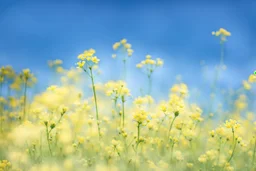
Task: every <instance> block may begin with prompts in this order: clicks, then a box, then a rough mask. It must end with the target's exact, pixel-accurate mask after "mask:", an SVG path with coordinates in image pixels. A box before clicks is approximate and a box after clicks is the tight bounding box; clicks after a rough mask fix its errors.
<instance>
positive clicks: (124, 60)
mask: <svg viewBox="0 0 256 171" xmlns="http://www.w3.org/2000/svg"><path fill="white" fill-rule="evenodd" d="M123 63H124V71H123V74H124V75H123V77H124V81H125V80H126V59H123Z"/></svg>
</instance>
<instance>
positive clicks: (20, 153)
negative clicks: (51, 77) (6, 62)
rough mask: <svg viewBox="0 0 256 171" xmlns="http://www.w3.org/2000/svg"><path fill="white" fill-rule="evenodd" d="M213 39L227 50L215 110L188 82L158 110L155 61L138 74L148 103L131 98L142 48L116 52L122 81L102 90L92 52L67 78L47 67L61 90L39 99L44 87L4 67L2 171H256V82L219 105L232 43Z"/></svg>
mask: <svg viewBox="0 0 256 171" xmlns="http://www.w3.org/2000/svg"><path fill="white" fill-rule="evenodd" d="M212 35H213V41H220V47H221V48H220V63H219V64H217V67H216V68H217V69H216V71H215V72H216V73H215V75H216V77H215V78H212V82H213V83H212V85H213V86H212V87H211V88H210V89H211V94H212V96H211V99H206V101H209V105H208V106H202V105H201V104H200V103H198V104H195V103H191V102H190V101H189V98H190V91H189V85H187V84H185V83H182V82H180V83H177V84H174V85H173V86H172V87H170V88H169V92H165V94H166V99H167V100H155V97H153V95H152V86H157V83H155V84H152V82H153V80H152V75H153V74H155V73H156V72H158V71H159V70H161V67H162V66H163V65H165V63H164V60H163V59H161V58H155V57H153V56H151V55H146V56H145V58H144V59H142V61H141V62H140V63H138V64H137V65H136V66H134V70H139V71H140V72H142V73H143V74H144V76H145V78H146V79H147V82H145V83H144V87H143V88H142V90H143V91H142V92H143V93H142V92H141V94H139V95H134V94H133V90H132V89H130V88H129V87H130V86H129V84H128V83H126V74H127V73H129V70H127V67H126V66H127V62H129V61H130V60H133V53H134V50H135V51H136V47H132V45H131V44H130V43H128V42H127V40H126V39H122V40H120V41H118V42H116V43H114V44H113V47H112V48H113V55H112V58H113V59H111V58H109V60H117V59H120V60H121V64H120V65H122V68H123V69H122V78H120V79H119V80H109V81H106V82H103V81H98V79H97V78H99V77H102V75H101V70H100V64H101V63H104V60H101V58H100V57H98V56H97V52H96V50H94V49H87V50H85V51H84V52H82V53H81V54H79V55H77V56H78V57H77V63H76V64H74V65H73V66H70V69H66V68H65V67H64V66H63V64H62V63H63V61H62V60H54V61H49V62H48V65H49V69H50V70H51V71H52V72H53V74H55V75H57V78H58V82H59V84H56V85H49V86H48V88H47V89H45V90H42V91H41V92H37V93H33V91H32V90H33V88H34V86H35V85H36V84H40V80H37V78H36V75H35V74H33V71H32V70H30V69H24V70H22V71H20V72H18V71H16V70H15V68H13V67H11V66H2V67H1V69H0V171H63V170H65V171H72V170H77V171H80V170H96V171H107V170H109V171H119V170H120V171H121V170H127V171H128V170H129V171H130V170H136V171H139V170H156V171H158V170H160V171H161V170H163V171H164V170H174V171H183V170H184V171H194V170H195V171H198V170H205V171H208V170H215V171H233V170H241V171H245V170H248V171H253V170H256V122H255V111H251V110H250V108H249V106H251V105H252V103H253V102H252V101H251V100H249V98H248V97H247V96H248V95H250V94H251V93H252V91H253V90H254V89H253V86H254V84H255V83H256V75H255V74H253V73H252V74H251V75H248V78H244V80H241V88H240V89H238V90H235V92H233V94H231V93H230V94H229V95H228V96H230V97H231V96H232V97H231V98H230V99H231V100H230V101H229V105H228V108H227V110H221V108H218V107H215V106H214V105H212V104H214V101H216V100H217V98H215V96H214V95H215V94H217V92H216V91H217V89H216V87H218V86H219V85H218V79H219V76H220V75H221V73H222V71H223V70H225V68H226V66H225V64H224V60H223V59H224V58H225V54H224V48H225V46H224V45H225V44H226V43H228V42H227V39H228V37H229V36H231V33H230V32H229V31H227V30H225V29H223V28H221V29H219V30H218V31H216V32H212ZM214 38H215V40H214ZM102 72H104V71H102ZM134 81H136V80H134ZM138 89H139V88H138ZM223 103H226V102H225V101H224V102H223ZM216 116H218V117H216Z"/></svg>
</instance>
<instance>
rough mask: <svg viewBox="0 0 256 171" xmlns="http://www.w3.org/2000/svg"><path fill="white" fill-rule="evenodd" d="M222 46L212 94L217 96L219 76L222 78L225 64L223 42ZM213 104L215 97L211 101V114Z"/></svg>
mask: <svg viewBox="0 0 256 171" xmlns="http://www.w3.org/2000/svg"><path fill="white" fill-rule="evenodd" d="M220 45H221V47H220V64H219V66H217V70H216V72H215V78H214V81H213V84H212V94H215V92H216V89H217V82H218V80H219V76H220V70H221V67H222V65H223V63H224V43H223V42H221V44H220ZM213 103H214V97H212V98H211V100H210V107H209V113H211V112H212V107H213Z"/></svg>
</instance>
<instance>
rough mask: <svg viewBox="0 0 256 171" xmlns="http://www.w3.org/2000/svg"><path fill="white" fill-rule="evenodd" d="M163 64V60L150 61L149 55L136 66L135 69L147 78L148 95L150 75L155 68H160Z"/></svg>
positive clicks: (150, 85)
mask: <svg viewBox="0 0 256 171" xmlns="http://www.w3.org/2000/svg"><path fill="white" fill-rule="evenodd" d="M163 64H164V62H163V60H162V59H160V58H156V60H154V59H152V57H151V55H146V59H145V60H142V61H141V62H140V63H138V64H137V65H136V67H137V68H139V69H141V70H142V72H144V73H145V74H146V75H147V78H148V94H150V93H151V87H152V74H153V72H154V71H155V69H156V68H158V67H162V66H163Z"/></svg>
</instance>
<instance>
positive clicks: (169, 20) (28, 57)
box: [0, 0, 256, 103]
mask: <svg viewBox="0 0 256 171" xmlns="http://www.w3.org/2000/svg"><path fill="white" fill-rule="evenodd" d="M255 9H256V1H254V0H243V1H242V0H227V1H221V0H215V1H203V0H195V1H184V0H166V1H157V0H145V1H136V0H130V1H124V0H112V1H107V0H106V1H99V0H90V1H87V0H37V1H34V0H0V65H1V66H2V65H12V66H13V67H14V68H15V69H16V70H21V69H23V68H30V69H31V71H32V72H34V73H35V75H36V76H37V77H38V80H39V83H38V85H37V87H38V90H41V89H43V88H45V87H46V86H48V85H49V83H50V82H51V81H50V80H49V78H50V75H51V72H50V70H49V68H48V66H47V61H48V60H54V59H61V60H63V61H64V66H65V68H70V67H75V63H76V62H77V56H78V55H79V54H80V53H82V52H83V51H84V50H86V49H89V48H94V49H95V50H96V52H97V56H98V58H100V60H101V61H100V68H101V70H102V75H100V76H98V77H97V81H102V82H105V81H106V80H109V79H112V80H117V79H120V72H121V71H120V69H121V67H122V63H121V61H120V60H119V61H118V58H117V59H112V58H111V55H112V54H113V53H114V51H113V49H112V45H113V43H115V42H117V41H120V40H121V39H122V38H126V39H127V40H128V42H129V43H131V44H132V49H133V50H134V54H133V56H132V57H131V59H130V60H129V65H128V77H127V81H128V85H129V87H130V88H131V89H132V92H134V93H135V94H136V93H137V94H138V92H139V89H140V88H141V87H143V86H145V82H146V76H145V75H143V74H142V73H141V72H140V71H139V70H138V69H137V68H136V67H135V65H136V64H137V63H139V62H140V61H141V60H143V59H144V58H145V56H146V55H147V54H150V55H152V57H153V58H156V57H160V58H162V59H163V60H164V62H165V63H164V66H163V68H159V69H157V70H156V72H155V73H154V74H153V92H152V94H153V96H154V97H155V98H164V99H166V98H168V95H167V93H169V88H170V87H171V86H172V85H173V84H174V83H176V82H177V77H178V78H179V79H181V80H182V82H185V83H186V84H187V85H188V87H189V89H190V90H191V97H192V98H193V97H196V98H194V100H196V101H198V100H200V101H201V102H202V103H204V102H205V101H207V100H206V99H208V98H209V94H210V88H209V87H210V86H211V84H212V82H213V79H214V68H215V66H216V65H218V64H219V60H220V41H219V38H217V37H215V36H212V35H211V32H212V31H217V30H218V29H219V28H221V27H223V28H225V29H227V30H228V31H230V32H231V37H228V41H227V42H226V43H225V57H224V63H225V65H226V66H227V69H226V70H225V71H224V72H222V73H221V76H220V79H219V81H218V85H219V86H220V89H219V90H221V89H224V88H225V89H226V90H230V89H237V88H239V87H241V85H242V80H247V78H248V76H249V75H250V74H252V73H253V72H254V70H256V32H255V30H256V22H255V21H256V10H255ZM199 90H200V91H199ZM193 95H194V96H193Z"/></svg>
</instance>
